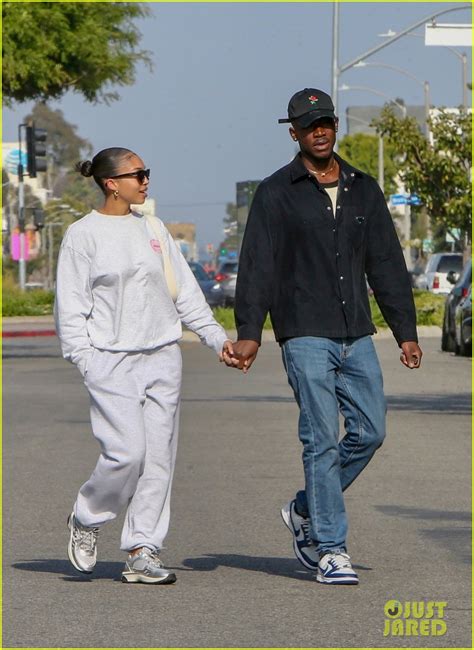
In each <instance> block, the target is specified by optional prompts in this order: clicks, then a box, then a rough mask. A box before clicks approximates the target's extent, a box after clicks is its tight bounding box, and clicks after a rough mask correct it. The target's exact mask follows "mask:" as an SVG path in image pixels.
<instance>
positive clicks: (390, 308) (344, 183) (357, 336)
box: [225, 88, 422, 584]
mask: <svg viewBox="0 0 474 650" xmlns="http://www.w3.org/2000/svg"><path fill="white" fill-rule="evenodd" d="M280 122H291V128H290V136H291V138H292V139H293V140H294V141H295V142H297V143H298V145H299V148H300V151H299V153H298V154H297V156H296V157H295V158H294V160H293V161H292V162H290V164H288V165H286V166H285V167H283V168H282V169H280V170H278V171H277V172H275V173H274V174H273V175H271V176H270V177H269V178H266V179H265V180H264V181H263V182H262V183H261V184H260V185H259V187H258V189H257V192H256V194H255V198H254V200H253V203H252V207H251V210H250V214H249V217H248V222H247V226H246V230H245V235H244V240H243V244H242V250H241V255H240V260H239V274H238V279H237V290H236V299H235V316H236V324H237V329H238V342H237V343H235V344H234V357H232V356H231V355H227V354H226V355H225V361H226V363H227V364H228V365H237V367H239V368H242V369H243V370H244V371H245V372H247V371H248V369H249V368H250V367H251V365H252V363H253V362H254V360H255V358H256V356H257V352H258V348H259V345H260V341H261V333H262V327H263V324H264V322H265V318H266V316H267V313H268V312H270V316H271V319H272V323H273V329H274V332H275V336H276V339H277V341H278V342H279V343H280V345H281V349H282V355H283V363H284V366H285V369H286V372H287V374H288V380H289V383H290V385H291V387H292V388H293V391H294V394H295V398H296V401H297V402H298V406H299V408H300V418H299V437H300V440H301V442H302V444H303V465H304V474H305V489H304V490H301V491H299V492H298V493H297V495H296V498H295V499H293V500H291V501H290V502H289V503H288V505H286V506H285V507H284V508H283V509H282V517H283V520H284V522H285V524H286V525H287V526H288V528H289V529H290V531H291V532H292V533H293V548H294V551H295V554H296V557H297V558H298V559H299V560H300V561H301V562H302V564H303V565H304V566H306V567H307V568H309V569H313V570H315V571H316V572H317V574H316V579H317V580H318V581H319V582H323V583H328V584H341V583H342V584H357V583H358V581H359V580H358V576H357V574H356V572H355V571H354V569H353V567H352V565H351V561H350V557H349V555H348V554H347V544H346V536H347V517H346V510H345V506H344V498H343V491H344V490H345V489H346V488H347V487H349V485H350V484H351V483H352V482H353V481H354V480H355V479H356V478H357V476H358V475H359V474H360V472H361V471H362V470H363V469H364V467H365V466H366V465H367V463H368V462H369V461H370V459H371V458H372V456H373V454H374V453H375V451H376V449H377V448H378V447H379V446H380V445H381V444H382V441H383V439H384V436H385V398H384V393H383V386H382V373H381V370H380V365H379V362H378V359H377V355H376V352H375V349H374V344H373V342H372V339H371V336H370V335H371V334H373V333H374V332H375V327H374V325H373V323H372V321H371V316H370V307H369V301H368V297H367V286H366V275H365V274H367V277H368V280H369V284H370V286H371V288H372V289H373V291H374V295H375V298H376V300H377V302H378V304H379V305H380V308H381V310H382V313H383V315H384V317H385V319H386V321H387V323H388V324H389V326H390V328H391V329H392V331H393V333H394V336H395V338H396V340H397V342H398V344H399V346H400V347H401V355H400V359H401V362H402V363H403V364H404V365H405V366H407V367H408V368H418V367H419V366H420V363H421V357H422V352H421V350H420V348H419V346H418V343H417V333H416V315H415V307H414V302H413V296H412V290H411V286H410V279H409V276H408V273H407V269H406V266H405V262H404V259H403V254H402V250H401V247H400V244H399V241H398V237H397V234H396V232H395V228H394V225H393V221H392V218H391V216H390V213H389V211H388V209H387V204H386V202H385V199H384V196H383V194H382V192H381V191H380V189H379V187H378V185H377V183H376V181H375V180H374V179H373V178H371V177H370V176H368V175H367V174H364V173H363V172H361V171H359V170H358V169H355V168H354V167H352V166H351V165H349V164H348V163H347V162H345V161H344V160H343V159H342V158H340V157H339V156H338V155H336V154H335V153H334V144H335V141H336V131H337V127H338V119H337V117H336V115H335V113H334V106H333V103H332V100H331V98H330V97H329V95H327V94H326V93H324V92H322V91H321V90H317V89H315V88H305V89H304V90H301V91H299V92H297V93H296V94H295V95H294V96H293V97H292V98H291V100H290V103H289V106H288V118H284V119H281V120H280ZM339 413H342V415H343V417H344V422H345V429H346V434H345V436H344V437H343V438H342V440H341V441H340V442H338V435H339Z"/></svg>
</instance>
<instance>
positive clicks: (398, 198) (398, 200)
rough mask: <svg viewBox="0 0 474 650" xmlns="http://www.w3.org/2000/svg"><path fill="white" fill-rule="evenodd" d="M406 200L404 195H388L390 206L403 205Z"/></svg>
mask: <svg viewBox="0 0 474 650" xmlns="http://www.w3.org/2000/svg"><path fill="white" fill-rule="evenodd" d="M407 198H408V197H407V195H406V194H390V203H391V204H392V205H405V203H406V202H407Z"/></svg>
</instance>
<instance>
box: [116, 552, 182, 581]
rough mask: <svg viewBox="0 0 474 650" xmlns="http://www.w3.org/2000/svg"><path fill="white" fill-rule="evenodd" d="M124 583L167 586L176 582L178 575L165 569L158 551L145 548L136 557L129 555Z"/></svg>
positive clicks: (123, 572) (123, 578) (123, 574)
mask: <svg viewBox="0 0 474 650" xmlns="http://www.w3.org/2000/svg"><path fill="white" fill-rule="evenodd" d="M122 582H145V583H148V584H163V585H167V584H171V583H173V582H176V575H175V574H174V573H172V572H171V571H168V569H165V567H164V565H163V562H162V561H161V560H160V558H159V556H158V552H157V551H151V550H150V549H149V548H146V547H144V548H142V549H141V550H140V551H139V552H138V553H135V554H134V555H132V554H131V553H130V554H129V556H128V559H127V561H126V562H125V568H124V570H123V571H122Z"/></svg>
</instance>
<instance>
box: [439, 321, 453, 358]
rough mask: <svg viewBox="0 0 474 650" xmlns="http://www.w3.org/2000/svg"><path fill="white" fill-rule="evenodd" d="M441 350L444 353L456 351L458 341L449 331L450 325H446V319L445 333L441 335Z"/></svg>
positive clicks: (444, 323)
mask: <svg viewBox="0 0 474 650" xmlns="http://www.w3.org/2000/svg"><path fill="white" fill-rule="evenodd" d="M441 350H442V351H443V352H455V351H456V340H455V338H454V336H453V335H452V334H451V333H450V332H449V330H448V324H447V323H446V319H445V320H444V322H443V332H442V334H441Z"/></svg>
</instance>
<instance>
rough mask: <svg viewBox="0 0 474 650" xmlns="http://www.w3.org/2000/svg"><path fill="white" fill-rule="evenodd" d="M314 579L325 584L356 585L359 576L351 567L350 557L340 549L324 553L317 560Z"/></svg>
mask: <svg viewBox="0 0 474 650" xmlns="http://www.w3.org/2000/svg"><path fill="white" fill-rule="evenodd" d="M316 580H317V581H318V582H323V583H325V584H327V585H358V584H359V578H358V576H357V573H356V572H355V571H354V569H353V568H352V564H351V558H350V557H349V556H348V555H347V553H344V552H342V551H336V552H334V553H325V554H324V555H323V556H322V558H321V559H320V560H319V567H318V573H317V574H316Z"/></svg>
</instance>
